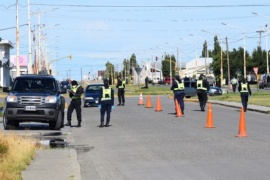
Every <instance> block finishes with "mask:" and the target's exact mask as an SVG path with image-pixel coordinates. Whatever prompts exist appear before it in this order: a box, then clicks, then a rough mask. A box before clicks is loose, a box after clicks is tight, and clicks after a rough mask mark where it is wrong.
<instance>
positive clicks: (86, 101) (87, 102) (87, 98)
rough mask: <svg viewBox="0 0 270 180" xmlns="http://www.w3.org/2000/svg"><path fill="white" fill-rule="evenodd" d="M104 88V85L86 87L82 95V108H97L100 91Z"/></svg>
mask: <svg viewBox="0 0 270 180" xmlns="http://www.w3.org/2000/svg"><path fill="white" fill-rule="evenodd" d="M103 86H104V84H101V83H100V84H90V85H87V86H86V88H85V90H84V95H83V106H84V107H88V106H97V105H98V100H99V99H98V98H99V95H100V89H101V88H102V87H103Z"/></svg>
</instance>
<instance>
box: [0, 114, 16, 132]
mask: <svg viewBox="0 0 270 180" xmlns="http://www.w3.org/2000/svg"><path fill="white" fill-rule="evenodd" d="M3 126H4V129H5V130H11V129H16V128H18V127H19V123H18V122H14V121H11V120H8V119H7V118H6V115H5V113H4V114H3Z"/></svg>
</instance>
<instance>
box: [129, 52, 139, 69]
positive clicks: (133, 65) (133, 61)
mask: <svg viewBox="0 0 270 180" xmlns="http://www.w3.org/2000/svg"><path fill="white" fill-rule="evenodd" d="M129 62H130V74H132V68H138V64H137V60H136V55H135V54H134V53H133V54H132V55H131V57H130V60H129Z"/></svg>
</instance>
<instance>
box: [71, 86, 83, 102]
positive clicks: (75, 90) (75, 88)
mask: <svg viewBox="0 0 270 180" xmlns="http://www.w3.org/2000/svg"><path fill="white" fill-rule="evenodd" d="M79 87H81V86H80V85H78V86H76V87H74V86H71V91H73V92H75V93H76V92H77V89H78V88H79ZM80 98H81V96H77V95H74V96H72V99H80Z"/></svg>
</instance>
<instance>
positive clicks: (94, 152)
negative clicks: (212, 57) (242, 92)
mask: <svg viewBox="0 0 270 180" xmlns="http://www.w3.org/2000/svg"><path fill="white" fill-rule="evenodd" d="M138 100H139V99H138V98H127V100H126V106H124V107H115V109H114V110H113V112H112V120H111V126H110V127H108V128H99V127H97V126H98V125H99V123H100V122H99V118H100V117H99V110H98V108H84V109H83V122H82V127H81V128H71V134H72V138H71V140H70V141H71V142H70V147H74V148H75V149H76V150H77V154H78V156H77V157H78V162H79V164H80V169H81V175H82V179H85V180H86V179H184V180H186V179H187V180H189V179H202V180H212V179H213V180H216V179H220V180H223V179H224V180H227V179H247V180H249V179H250V180H253V179H260V180H263V179H267V180H268V179H269V177H270V172H269V166H270V153H269V147H270V143H269V137H270V131H269V127H270V121H269V115H267V114H264V113H258V112H254V111H248V112H246V113H245V121H246V127H247V135H248V137H245V138H237V137H235V136H236V135H237V134H238V129H239V118H240V111H239V109H237V108H230V107H224V106H220V105H216V104H213V121H214V125H215V128H204V127H205V125H206V115H207V111H206V112H201V111H199V105H198V103H193V102H187V103H186V108H185V117H175V115H174V114H173V113H174V111H175V110H174V104H173V100H172V99H169V98H168V97H167V96H161V104H162V109H163V111H162V112H155V105H156V104H155V102H156V97H154V96H153V97H152V98H151V102H152V105H153V108H145V107H144V106H138V105H137V104H138ZM144 101H146V97H144ZM145 103H146V102H145ZM116 104H117V103H116ZM74 117H75V116H74ZM72 122H73V123H74V124H76V123H77V122H76V120H73V121H72Z"/></svg>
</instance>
